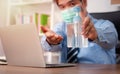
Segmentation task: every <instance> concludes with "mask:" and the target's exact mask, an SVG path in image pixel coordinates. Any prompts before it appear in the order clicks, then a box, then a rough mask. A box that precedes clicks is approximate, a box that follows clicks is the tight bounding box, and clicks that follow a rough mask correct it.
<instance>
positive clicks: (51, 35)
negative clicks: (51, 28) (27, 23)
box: [45, 32, 55, 39]
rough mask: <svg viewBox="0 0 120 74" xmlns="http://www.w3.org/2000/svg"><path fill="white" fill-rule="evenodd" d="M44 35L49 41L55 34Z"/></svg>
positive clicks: (47, 33)
mask: <svg viewBox="0 0 120 74" xmlns="http://www.w3.org/2000/svg"><path fill="white" fill-rule="evenodd" d="M45 35H46V37H47V38H48V39H51V38H52V37H53V36H54V35H55V34H54V33H52V32H46V33H45Z"/></svg>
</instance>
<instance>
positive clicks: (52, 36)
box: [41, 26, 63, 45]
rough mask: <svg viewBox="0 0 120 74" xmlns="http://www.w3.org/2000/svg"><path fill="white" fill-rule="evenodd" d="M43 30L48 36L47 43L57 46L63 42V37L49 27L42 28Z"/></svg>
mask: <svg viewBox="0 0 120 74" xmlns="http://www.w3.org/2000/svg"><path fill="white" fill-rule="evenodd" d="M41 30H42V32H43V33H44V34H45V35H46V41H47V42H48V43H49V44H51V45H57V44H59V43H60V42H61V41H62V40H63V37H62V36H60V35H58V34H56V33H55V32H53V31H52V30H50V29H49V28H47V27H44V26H41Z"/></svg>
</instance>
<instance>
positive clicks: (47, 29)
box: [41, 26, 50, 33]
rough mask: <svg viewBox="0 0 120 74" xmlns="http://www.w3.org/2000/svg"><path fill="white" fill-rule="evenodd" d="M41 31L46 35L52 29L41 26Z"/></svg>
mask: <svg viewBox="0 0 120 74" xmlns="http://www.w3.org/2000/svg"><path fill="white" fill-rule="evenodd" d="M41 30H42V32H43V33H46V32H48V31H49V30H50V29H49V28H47V27H44V26H41Z"/></svg>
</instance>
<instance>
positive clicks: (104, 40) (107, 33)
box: [94, 20, 118, 49]
mask: <svg viewBox="0 0 120 74" xmlns="http://www.w3.org/2000/svg"><path fill="white" fill-rule="evenodd" d="M95 28H96V31H97V34H98V38H97V39H96V40H95V41H94V42H96V43H97V44H99V45H100V46H101V47H102V48H104V49H111V48H113V47H115V46H116V44H117V40H118V35H117V32H116V29H115V27H114V24H113V23H111V22H110V21H108V20H98V21H97V22H96V23H95Z"/></svg>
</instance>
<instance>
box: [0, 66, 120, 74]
mask: <svg viewBox="0 0 120 74" xmlns="http://www.w3.org/2000/svg"><path fill="white" fill-rule="evenodd" d="M0 74H120V65H87V64H81V65H78V66H76V67H64V68H31V67H16V66H7V65H0Z"/></svg>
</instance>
